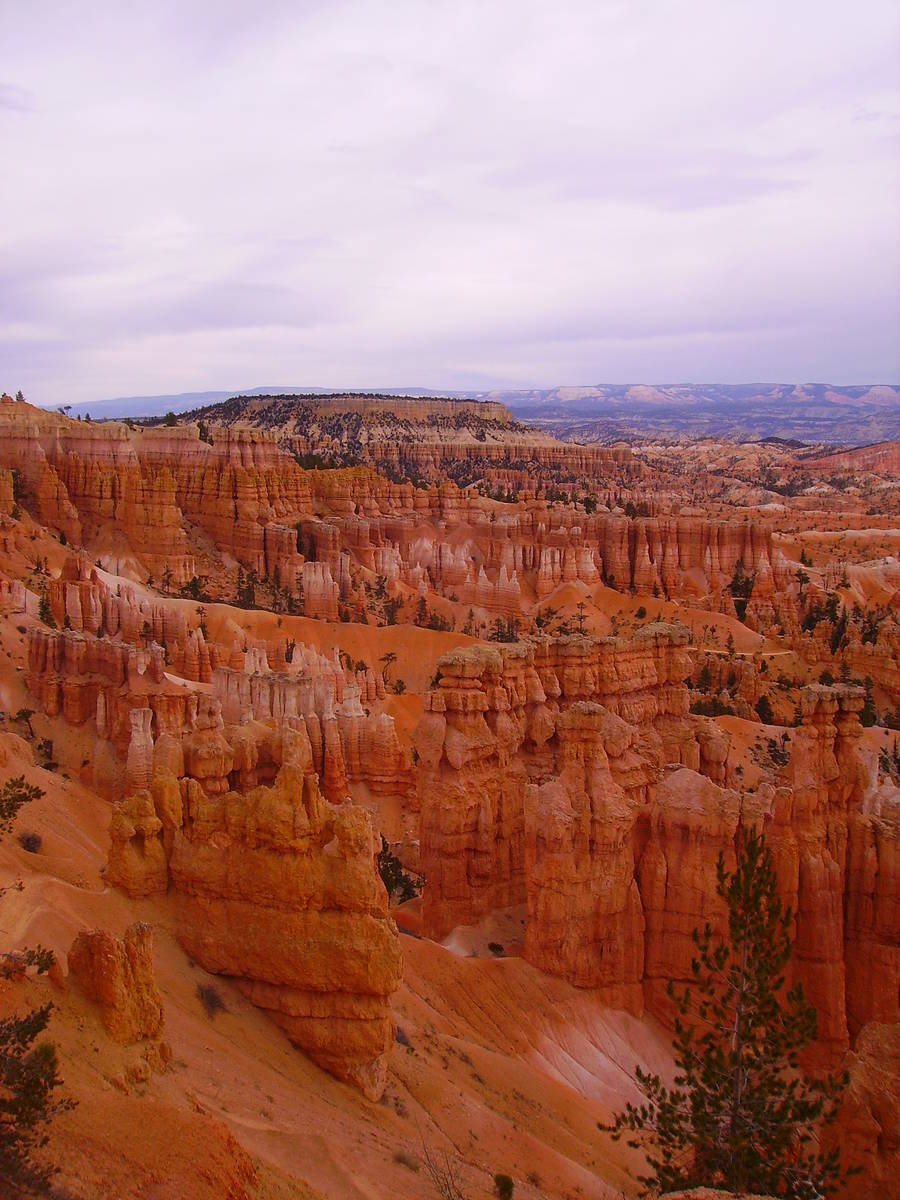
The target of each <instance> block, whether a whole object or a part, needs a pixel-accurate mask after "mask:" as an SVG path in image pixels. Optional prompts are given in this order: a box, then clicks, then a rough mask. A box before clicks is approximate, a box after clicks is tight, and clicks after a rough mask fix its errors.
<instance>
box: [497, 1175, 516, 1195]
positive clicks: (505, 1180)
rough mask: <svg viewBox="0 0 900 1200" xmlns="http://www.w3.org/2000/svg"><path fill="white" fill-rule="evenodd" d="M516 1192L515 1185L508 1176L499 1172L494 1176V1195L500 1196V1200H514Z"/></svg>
mask: <svg viewBox="0 0 900 1200" xmlns="http://www.w3.org/2000/svg"><path fill="white" fill-rule="evenodd" d="M514 1190H515V1184H514V1183H513V1181H512V1179H510V1177H509V1176H508V1175H503V1174H502V1173H500V1172H498V1173H497V1174H496V1175H495V1176H494V1195H495V1196H499V1197H500V1200H513V1191H514Z"/></svg>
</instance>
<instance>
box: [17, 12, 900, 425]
mask: <svg viewBox="0 0 900 1200" xmlns="http://www.w3.org/2000/svg"><path fill="white" fill-rule="evenodd" d="M0 37H2V39H3V44H4V52H5V53H4V61H5V64H6V66H5V69H4V70H5V76H6V79H5V82H4V83H3V84H2V85H0V130H2V136H3V139H4V155H5V161H6V163H7V164H8V170H7V172H6V176H5V184H4V187H3V189H2V190H0V365H2V368H3V371H2V377H0V386H3V387H6V388H7V389H10V388H12V389H15V388H18V387H22V388H23V390H25V392H26V394H28V395H29V396H31V397H32V398H34V399H36V400H38V401H42V402H45V403H50V404H55V403H59V402H61V401H63V400H66V399H68V400H76V399H77V400H92V399H96V398H98V397H101V396H103V395H111V394H133V393H137V392H153V393H158V392H164V391H181V390H188V389H192V388H197V389H201V388H214V387H230V386H239V385H245V386H249V385H251V384H253V383H254V382H259V381H262V382H265V381H266V380H271V379H280V380H302V381H305V382H307V383H309V384H315V383H318V384H322V385H333V386H367V385H369V386H372V385H378V384H382V385H402V384H406V383H409V382H411V381H412V382H414V383H415V384H417V385H420V386H428V387H435V388H440V387H448V388H450V387H452V388H459V387H465V386H472V387H485V386H491V385H494V384H497V385H500V384H536V385H553V384H559V383H579V382H598V381H602V380H605V379H617V380H641V381H651V382H652V381H664V380H669V379H673V378H691V379H695V380H700V381H702V380H704V379H705V380H718V381H723V382H727V381H734V380H742V379H746V378H754V379H784V380H794V379H810V378H815V379H825V378H828V379H832V380H834V381H835V382H852V381H855V380H860V379H864V380H871V379H883V380H897V379H898V378H900V348H898V334H897V330H898V328H900V282H898V281H900V237H898V231H897V223H896V212H897V206H898V201H900V150H898V134H900V120H898V114H900V78H898V68H897V61H898V50H900V11H898V9H897V7H896V5H895V4H894V3H893V0H869V2H868V3H867V4H866V5H865V6H863V7H862V8H860V9H859V11H857V12H855V13H854V19H853V20H852V21H849V20H848V19H847V10H846V7H845V6H844V5H843V4H838V3H836V0H796V2H795V3H793V4H791V5H789V6H786V5H784V3H783V2H782V0H758V2H757V3H755V4H753V5H744V4H723V3H722V2H721V0H693V2H692V3H691V4H690V5H685V4H683V3H680V2H679V0H657V2H656V3H654V4H652V5H638V4H634V3H633V0H565V2H564V3H562V4H560V5H556V6H548V5H547V4H545V3H539V2H538V0H497V2H496V3H492V4H490V5H485V4H481V3H479V2H478V0H459V2H458V3H456V4H453V5H443V6H437V5H423V4H421V3H419V2H418V0H338V2H334V3H331V2H329V3H325V2H324V0H322V2H321V3H308V4H304V5H302V6H298V5H296V3H294V2H292V0H268V2H263V3H261V4H259V5H256V6H248V5H247V4H246V3H243V2H241V0H216V2H213V0H192V2H191V3H188V4H185V3H182V2H181V0H161V3H159V4H156V5H152V6H150V5H148V6H132V5H121V4H118V3H115V2H114V0H87V3H86V4H85V5H81V6H79V7H78V8H77V9H75V8H73V7H72V6H71V5H68V4H65V3H63V2H62V0H58V2H57V3H47V4H42V5H39V6H27V5H26V6H22V5H17V6H13V5H3V4H2V2H0Z"/></svg>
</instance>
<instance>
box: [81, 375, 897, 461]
mask: <svg viewBox="0 0 900 1200" xmlns="http://www.w3.org/2000/svg"><path fill="white" fill-rule="evenodd" d="M272 395H279V396H309V397H315V396H326V395H344V396H359V397H365V396H370V397H378V396H381V397H385V396H398V397H406V398H408V399H411V400H415V399H422V400H426V399H435V398H444V399H448V400H481V401H485V400H486V401H497V402H499V403H501V404H504V405H506V406H507V407H508V408H509V409H510V410H511V411H512V413H513V414H514V416H515V417H516V418H517V419H518V420H519V421H523V422H526V423H528V424H530V425H534V426H536V427H538V428H540V429H543V430H544V431H545V432H547V433H550V434H552V435H553V436H555V437H557V438H560V439H562V440H564V441H574V442H610V441H617V440H626V441H631V440H637V439H640V438H647V437H655V436H663V437H672V436H676V437H677V436H688V437H725V438H734V439H737V440H741V441H746V440H757V439H761V438H767V437H781V438H785V439H789V440H794V441H800V442H804V443H806V444H826V445H832V446H860V445H868V444H871V443H874V442H880V441H887V440H891V439H897V438H900V386H898V385H889V384H858V385H834V384H828V383H808V384H766V383H746V384H690V383H679V384H658V385H655V384H654V385H651V384H597V385H587V386H583V387H576V386H563V387H555V388H522V389H504V388H498V389H491V390H487V391H485V390H478V389H471V390H468V391H438V390H434V389H430V388H411V387H406V388H353V389H343V390H340V389H335V388H324V387H303V388H287V387H258V388H242V389H235V390H233V391H224V390H222V391H206V392H182V393H178V394H173V395H155V396H126V397H119V398H117V399H110V400H101V401H98V402H96V403H94V404H89V403H88V404H77V405H73V406H72V408H71V414H72V415H73V416H78V415H82V416H83V415H85V414H86V413H90V414H91V416H92V417H94V418H100V419H107V418H115V417H154V416H161V415H163V414H164V413H166V412H170V411H171V412H174V413H184V412H193V411H196V410H199V409H201V408H205V407H207V406H209V405H215V404H218V403H221V402H223V401H227V400H230V399H232V398H234V397H236V396H244V397H248V396H272Z"/></svg>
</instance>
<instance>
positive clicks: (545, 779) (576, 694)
mask: <svg viewBox="0 0 900 1200" xmlns="http://www.w3.org/2000/svg"><path fill="white" fill-rule="evenodd" d="M686 641H687V638H686V634H685V633H684V632H682V631H679V630H678V629H677V628H666V627H660V626H656V627H654V626H650V627H648V628H647V629H645V630H644V631H643V632H642V634H640V635H639V636H638V638H636V639H635V640H634V641H633V642H630V643H628V642H624V641H622V640H616V639H600V640H593V639H587V638H561V639H547V638H544V639H536V640H535V641H534V642H533V643H527V644H520V645H514V646H501V647H500V648H498V649H496V650H494V649H488V648H482V647H477V648H472V649H470V650H465V651H457V652H454V653H452V654H450V655H447V656H445V657H444V658H443V659H442V660H441V661H440V663H439V675H440V677H439V680H438V685H437V687H435V688H434V689H433V690H432V692H431V693H430V694H429V696H428V697H427V701H426V711H425V713H424V714H423V717H422V719H421V722H420V724H419V726H418V728H417V730H416V733H415V735H414V743H415V746H416V749H417V752H418V757H419V801H420V805H421V859H422V868H423V871H424V873H425V876H426V887H425V893H424V904H423V913H424V921H425V926H426V929H427V930H428V931H429V932H430V933H431V934H432V935H433V936H437V937H441V936H444V935H445V934H446V933H447V932H449V930H450V929H451V928H453V927H454V926H455V925H459V924H471V923H473V922H476V921H478V920H479V919H480V918H481V917H483V916H484V915H485V914H486V913H488V912H490V911H491V910H493V909H495V908H499V907H506V906H512V905H525V906H526V911H527V929H526V935H525V945H524V953H525V955H526V957H528V958H529V959H530V960H531V961H532V962H534V963H535V965H537V966H540V967H542V968H543V969H545V970H548V971H551V972H553V973H556V974H560V975H564V976H565V977H566V978H568V979H569V980H570V981H571V982H573V983H575V984H577V985H578V986H583V987H596V988H601V989H602V990H603V992H604V993H605V995H606V996H607V997H608V998H609V999H610V1001H611V1002H614V1003H616V1004H624V1005H626V1006H628V1007H630V1008H632V1009H633V1010H635V1011H639V1010H640V1008H641V1006H642V1004H646V1005H647V1006H648V1007H649V1008H650V1009H651V1011H653V1012H655V1013H657V1014H658V1015H660V1016H662V1017H668V1016H670V1015H671V1014H670V1009H669V1004H668V1001H667V999H666V995H665V992H666V985H667V984H668V982H669V981H670V980H676V981H679V980H687V979H688V978H689V977H690V961H691V958H692V956H693V943H692V941H691V931H692V930H693V929H694V928H695V927H697V926H698V925H702V924H704V923H705V922H706V921H707V920H709V921H711V922H712V923H713V924H714V925H715V924H716V923H717V921H720V920H721V918H722V916H723V913H722V911H721V905H720V903H719V902H718V901H717V899H716V897H715V871H716V861H717V859H718V856H719V854H720V853H722V854H724V855H725V858H726V863H730V864H733V862H734V852H735V849H734V848H735V839H736V837H737V835H738V831H739V828H740V826H741V825H742V824H748V823H750V824H758V823H760V822H762V823H763V824H764V825H765V826H766V828H767V829H768V835H769V840H770V842H771V843H772V845H773V848H774V850H775V853H776V859H777V862H778V870H779V877H780V880H781V885H782V888H783V891H784V895H785V898H786V900H787V901H788V902H790V903H791V905H792V907H793V909H794V912H795V913H796V950H795V956H794V964H793V970H794V972H795V975H796V977H797V978H799V979H801V980H802V981H803V983H804V986H805V988H806V990H807V992H808V994H809V995H810V996H811V997H812V999H813V1001H814V1002H815V1003H816V1006H817V1008H818V1011H819V1048H820V1052H821V1054H822V1055H823V1056H824V1057H825V1058H827V1059H828V1060H830V1061H833V1060H834V1059H835V1058H837V1057H838V1056H839V1054H840V1053H841V1052H842V1051H843V1050H845V1049H846V1047H847V1044H848V1034H849V1032H855V1031H856V1030H857V1029H858V1028H860V1026H862V1025H863V1024H865V1023H866V1022H868V1021H872V1020H881V1021H892V1020H897V1018H898V1015H900V1012H898V984H900V950H898V945H897V943H898V933H900V926H898V916H897V906H896V895H897V887H898V866H897V858H896V854H897V843H898V831H900V796H898V793H897V791H896V789H892V788H891V787H890V786H889V785H887V786H885V787H884V788H882V790H881V791H876V790H875V787H874V780H875V773H874V769H873V763H872V762H871V761H870V759H869V756H867V754H866V752H864V751H863V750H862V749H861V745H860V734H861V728H860V725H859V721H858V713H859V711H860V709H861V707H862V692H861V690H860V689H853V688H845V687H836V688H823V687H814V688H810V689H808V690H807V692H806V693H805V695H804V712H803V724H802V726H801V727H800V728H798V729H797V730H794V731H792V739H793V740H792V752H791V756H790V759H789V761H788V765H787V767H786V768H784V770H783V771H782V781H781V785H780V786H778V787H777V788H775V787H772V786H771V785H766V786H764V787H763V788H761V789H760V790H759V791H758V792H752V793H751V792H748V793H741V792H739V791H737V790H734V784H735V782H736V780H735V779H734V778H732V777H731V776H730V775H729V774H728V769H727V764H726V759H727V735H725V734H724V733H723V731H722V730H720V729H719V728H718V727H717V726H716V725H715V724H714V723H712V722H710V721H707V720H706V719H704V718H696V717H690V716H688V715H687V709H688V704H687V692H686V689H685V686H684V680H685V678H686V676H687V673H688V670H689V665H690V664H689V660H688V655H687V652H686ZM723 742H724V743H725V744H723ZM700 770H702V771H704V772H706V775H707V776H708V777H704V776H703V775H701V774H699V773H698V771H700ZM714 780H715V781H714ZM726 783H727V784H729V785H731V786H730V787H723V786H720V785H721V784H726Z"/></svg>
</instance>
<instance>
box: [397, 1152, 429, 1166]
mask: <svg viewBox="0 0 900 1200" xmlns="http://www.w3.org/2000/svg"><path fill="white" fill-rule="evenodd" d="M394 1162H395V1163H399V1164H400V1166H401V1167H408V1168H409V1170H410V1171H418V1170H419V1168H420V1167H421V1166H422V1164H421V1163H420V1162H419V1160H418V1159H417V1158H416V1156H415V1155H414V1154H409V1153H408V1152H407V1151H406V1150H395V1151H394Z"/></svg>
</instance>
